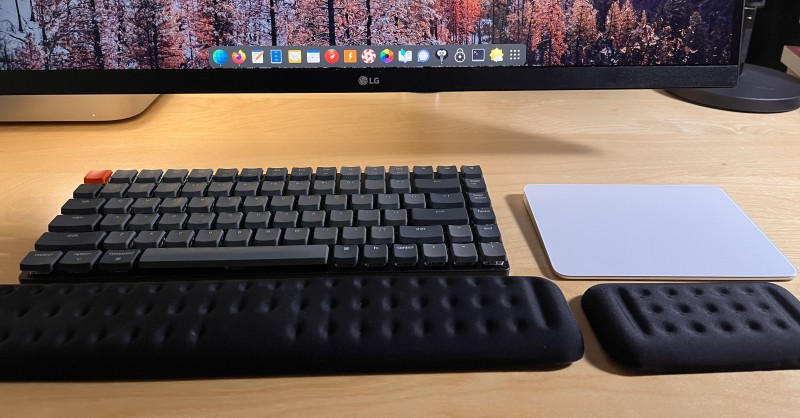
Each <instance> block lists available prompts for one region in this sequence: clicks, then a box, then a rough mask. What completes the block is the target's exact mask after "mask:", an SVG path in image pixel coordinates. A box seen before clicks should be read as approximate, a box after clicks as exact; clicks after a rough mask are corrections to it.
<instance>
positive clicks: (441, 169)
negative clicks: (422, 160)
mask: <svg viewBox="0 0 800 418" xmlns="http://www.w3.org/2000/svg"><path fill="white" fill-rule="evenodd" d="M436 177H438V178H440V179H457V178H458V168H457V167H456V166H454V165H440V166H438V167H436Z"/></svg>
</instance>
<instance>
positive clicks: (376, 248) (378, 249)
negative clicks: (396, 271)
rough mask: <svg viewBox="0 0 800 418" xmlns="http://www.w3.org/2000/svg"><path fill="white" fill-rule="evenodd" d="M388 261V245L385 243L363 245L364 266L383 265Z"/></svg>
mask: <svg viewBox="0 0 800 418" xmlns="http://www.w3.org/2000/svg"><path fill="white" fill-rule="evenodd" d="M387 263H389V246H388V245H386V244H379V245H365V246H364V266H366V267H383V266H385V265H386V264H387Z"/></svg>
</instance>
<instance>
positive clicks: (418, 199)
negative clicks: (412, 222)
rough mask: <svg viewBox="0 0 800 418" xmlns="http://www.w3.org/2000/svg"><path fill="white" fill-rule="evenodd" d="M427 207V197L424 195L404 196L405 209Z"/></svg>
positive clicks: (411, 194) (410, 194)
mask: <svg viewBox="0 0 800 418" xmlns="http://www.w3.org/2000/svg"><path fill="white" fill-rule="evenodd" d="M425 206H426V203H425V195H424V194H422V193H406V194H404V195H403V208H404V209H413V208H424V207H425Z"/></svg>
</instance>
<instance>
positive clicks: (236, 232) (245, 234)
mask: <svg viewBox="0 0 800 418" xmlns="http://www.w3.org/2000/svg"><path fill="white" fill-rule="evenodd" d="M252 236H253V231H251V230H249V229H229V230H227V231H225V241H224V243H225V246H226V247H247V246H248V245H250V239H251V238H252Z"/></svg>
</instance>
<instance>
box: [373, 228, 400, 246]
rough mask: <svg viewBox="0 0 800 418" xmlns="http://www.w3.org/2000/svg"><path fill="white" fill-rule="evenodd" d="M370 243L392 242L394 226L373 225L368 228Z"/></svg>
mask: <svg viewBox="0 0 800 418" xmlns="http://www.w3.org/2000/svg"><path fill="white" fill-rule="evenodd" d="M369 243H370V244H394V228H393V227H391V226H373V227H371V228H370V229H369Z"/></svg>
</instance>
